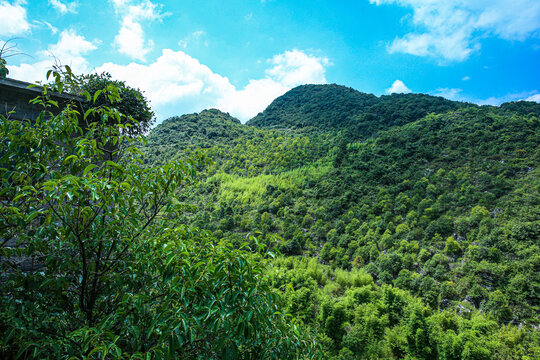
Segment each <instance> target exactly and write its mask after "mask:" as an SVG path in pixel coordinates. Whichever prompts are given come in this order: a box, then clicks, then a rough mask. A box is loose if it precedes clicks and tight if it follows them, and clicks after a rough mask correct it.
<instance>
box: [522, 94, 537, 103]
mask: <svg viewBox="0 0 540 360" xmlns="http://www.w3.org/2000/svg"><path fill="white" fill-rule="evenodd" d="M525 101H534V102H537V103H540V94H534V95H531V96H529V97H528V98H526V99H525Z"/></svg>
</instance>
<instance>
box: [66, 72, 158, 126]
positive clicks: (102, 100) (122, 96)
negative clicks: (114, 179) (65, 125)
mask: <svg viewBox="0 0 540 360" xmlns="http://www.w3.org/2000/svg"><path fill="white" fill-rule="evenodd" d="M104 89H106V90H107V91H109V92H114V93H115V94H114V95H115V98H116V99H118V100H114V101H115V103H113V99H111V98H109V97H107V96H99V94H100V92H101V91H103V90H104ZM73 90H74V91H75V92H78V93H81V94H85V93H88V94H89V95H90V99H91V100H92V101H86V102H83V103H82V108H83V110H84V111H85V112H86V111H90V110H91V109H94V108H96V107H108V108H109V109H115V110H116V111H118V112H119V113H120V114H123V115H124V116H123V117H121V118H120V121H121V122H122V125H124V126H122V131H123V133H124V134H126V135H130V136H137V135H140V134H146V133H148V131H150V129H151V127H152V125H153V123H154V120H155V118H154V112H153V111H152V109H151V108H150V105H149V103H148V101H147V100H146V98H145V97H144V96H143V94H142V93H141V91H140V90H138V89H133V88H131V87H129V86H127V85H126V84H125V83H124V82H123V81H118V80H112V79H111V75H110V74H109V73H102V74H90V75H85V76H82V77H81V78H80V81H79V83H78V84H77V86H76V88H75V89H73ZM85 120H86V122H88V123H93V122H97V121H99V120H100V119H99V118H95V117H93V116H87V117H86V118H85ZM109 121H111V123H110V125H115V122H116V121H118V120H117V118H116V117H112V118H111V119H110V120H109ZM126 125H127V126H126Z"/></svg>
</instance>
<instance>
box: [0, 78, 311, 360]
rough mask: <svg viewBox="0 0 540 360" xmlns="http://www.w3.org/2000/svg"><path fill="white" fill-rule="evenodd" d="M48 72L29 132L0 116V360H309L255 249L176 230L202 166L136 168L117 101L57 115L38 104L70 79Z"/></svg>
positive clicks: (109, 94)
mask: <svg viewBox="0 0 540 360" xmlns="http://www.w3.org/2000/svg"><path fill="white" fill-rule="evenodd" d="M50 75H52V77H53V78H54V79H55V82H54V83H53V84H52V85H47V86H45V90H44V96H43V97H40V98H37V99H36V100H35V102H36V103H38V104H41V105H42V106H43V108H44V110H43V112H42V113H41V115H40V116H39V117H38V118H37V119H36V121H35V122H33V123H31V122H30V121H18V120H12V119H10V118H5V117H3V116H1V117H0V134H1V137H2V139H4V140H3V141H2V142H1V143H0V177H1V179H2V183H1V188H0V201H1V203H2V207H1V213H0V219H1V220H0V239H2V242H1V247H0V251H1V254H0V256H1V262H0V266H1V267H2V276H1V278H0V294H1V297H0V328H1V329H2V331H1V334H2V336H1V337H0V357H2V358H36V359H43V358H54V359H72V358H77V359H79V358H81V359H83V358H84V359H97V358H99V359H105V358H107V359H109V358H117V359H124V358H133V359H143V358H144V359H173V358H190V359H286V358H300V357H306V358H308V357H315V356H317V346H315V344H314V343H313V340H312V339H311V336H310V331H309V330H308V329H306V328H304V326H303V325H302V323H301V322H300V321H297V320H295V319H294V318H292V317H291V316H290V315H288V314H287V313H285V312H283V311H282V310H281V309H280V307H279V306H278V305H279V303H280V298H279V296H278V293H277V292H276V291H274V290H272V289H271V288H270V281H269V278H268V275H267V274H266V273H265V269H264V268H263V259H264V258H265V257H266V256H267V253H266V252H265V251H263V248H264V247H263V246H262V245H261V246H256V243H257V241H256V239H255V238H253V237H250V238H249V239H248V240H249V242H248V243H246V244H244V245H243V246H240V247H236V248H233V247H232V246H231V244H230V243H229V242H228V241H227V240H226V239H219V238H216V237H215V236H213V235H212V234H211V233H209V232H207V231H204V230H200V229H197V228H195V227H192V226H187V225H185V224H183V223H182V222H181V221H180V218H181V215H182V213H183V212H184V211H185V210H186V205H183V204H182V202H181V201H180V200H179V199H178V196H181V194H182V193H183V192H185V191H187V190H188V189H189V188H191V187H193V185H194V184H195V183H196V176H197V170H196V168H197V167H202V166H204V165H205V164H206V163H207V162H208V161H207V159H206V158H205V157H204V156H201V155H194V156H191V157H189V158H186V159H185V160H184V161H174V162H169V163H167V164H166V165H164V166H159V167H145V166H143V161H142V156H141V152H140V150H139V149H138V148H137V144H139V143H140V142H141V141H143V140H144V139H143V137H142V136H140V135H138V136H135V137H134V134H133V133H132V132H128V131H126V129H127V128H128V127H130V125H131V124H130V121H129V119H126V115H125V114H122V113H121V112H120V111H119V109H118V108H115V107H114V106H116V104H125V103H122V99H121V98H120V97H119V94H121V91H118V89H117V88H116V87H111V86H109V84H107V86H105V87H104V88H103V89H101V90H98V91H96V92H94V93H93V96H90V93H88V92H86V93H85V95H86V96H87V99H88V101H89V102H90V103H92V104H93V105H92V106H91V107H89V108H88V110H86V112H85V113H84V115H83V114H79V113H78V111H77V110H76V109H77V107H76V106H71V105H68V106H67V107H66V108H65V109H63V111H62V112H61V113H60V114H59V115H56V116H54V115H53V114H52V113H51V112H49V110H51V108H52V107H55V106H57V104H56V103H55V102H54V101H52V100H49V99H48V98H47V96H46V94H47V93H51V92H53V91H61V90H62V89H65V88H69V86H74V85H71V84H72V83H73V84H75V85H76V84H77V83H78V82H79V81H80V79H77V78H75V77H73V75H72V74H71V72H70V70H69V68H66V72H65V75H66V76H67V78H66V79H65V80H64V79H62V74H60V73H56V72H54V71H53V72H51V73H50ZM65 82H67V83H68V84H69V86H66V85H64V84H65ZM101 98H106V100H103V99H101ZM104 103H105V104H107V105H103V104H104ZM81 117H83V118H82V120H83V123H87V124H88V125H87V126H86V127H85V128H84V130H83V129H82V128H81V127H79V124H80V120H81ZM110 119H114V121H110ZM93 120H96V121H93ZM141 130H142V129H141ZM111 159H114V161H112V160H111ZM248 250H249V251H248Z"/></svg>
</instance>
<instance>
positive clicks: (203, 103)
mask: <svg viewBox="0 0 540 360" xmlns="http://www.w3.org/2000/svg"><path fill="white" fill-rule="evenodd" d="M268 64H269V68H268V69H267V70H266V72H265V76H264V77H263V78H261V79H254V80H250V81H249V82H248V84H247V85H246V86H245V87H244V88H241V89H237V88H236V87H235V86H234V85H232V84H231V82H230V81H229V79H228V78H226V77H224V76H222V75H219V74H217V73H214V72H213V71H212V70H211V69H210V68H209V67H208V66H206V65H204V64H201V63H200V62H199V61H198V60H197V59H194V58H192V57H191V56H189V55H188V54H186V53H185V52H183V51H173V50H170V49H164V50H163V52H162V54H161V56H160V57H158V58H157V59H156V61H155V62H153V63H151V64H148V65H143V64H137V63H131V64H128V65H118V64H113V63H105V64H103V66H101V67H99V68H97V69H96V71H97V72H102V71H107V72H109V73H111V74H112V76H113V77H114V78H117V79H120V80H124V81H126V83H127V84H129V85H130V86H133V87H137V88H140V89H142V90H144V91H145V95H146V96H147V97H148V99H149V100H150V101H151V103H152V106H154V107H155V109H156V112H157V113H158V115H160V116H162V117H165V116H172V115H180V114H184V113H187V112H193V111H200V110H203V109H205V108H210V107H215V108H218V109H220V110H222V111H225V112H229V113H231V114H232V115H234V116H236V117H238V118H240V119H241V120H243V121H245V120H248V119H249V118H251V117H253V116H255V115H256V114H257V113H258V112H260V111H262V110H264V109H265V108H266V106H268V105H269V104H270V103H271V102H272V100H274V99H275V98H276V97H278V96H280V95H282V94H284V93H285V92H286V91H288V90H290V89H291V88H292V87H294V86H297V85H301V84H306V83H326V78H325V71H326V66H327V65H328V59H326V58H321V57H316V56H311V55H308V54H305V53H304V52H302V51H300V50H291V51H287V52H285V53H283V54H279V55H276V56H274V57H273V58H272V59H270V60H268Z"/></svg>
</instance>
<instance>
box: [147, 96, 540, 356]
mask: <svg viewBox="0 0 540 360" xmlns="http://www.w3.org/2000/svg"><path fill="white" fill-rule="evenodd" d="M537 111H538V107H537V106H536V105H535V104H534V103H528V102H518V103H507V104H503V105H502V106H500V107H494V106H476V105H470V104H465V103H459V102H453V101H449V100H445V99H442V98H438V97H433V96H429V95H422V94H404V95H402V94H400V95H389V96H381V97H375V96H373V95H367V94H363V93H360V92H358V91H356V90H353V89H350V88H346V87H343V86H338V85H306V86H301V87H298V88H295V89H293V90H291V91H290V92H288V93H286V94H285V95H283V96H282V97H280V98H278V99H276V100H275V101H274V103H272V104H271V105H270V106H269V107H268V108H267V109H266V110H265V111H264V112H263V113H261V114H259V115H257V116H256V117H255V118H254V119H252V120H250V121H249V122H248V123H247V124H246V125H242V124H240V123H239V122H238V121H237V120H236V119H234V118H231V117H230V116H229V115H227V114H223V113H221V112H219V111H217V110H210V111H204V112H202V113H200V114H191V115H185V116H182V117H177V118H172V119H169V120H167V121H165V122H164V123H163V124H162V125H160V126H158V127H156V129H155V130H154V131H153V132H152V133H151V134H150V136H149V142H148V146H147V148H146V152H147V153H148V156H149V157H150V158H152V159H153V161H168V160H170V159H172V158H175V157H182V156H186V155H189V153H191V152H193V151H195V149H196V148H204V149H205V151H206V153H207V154H208V156H209V157H210V158H211V159H212V160H214V164H213V165H211V166H209V167H208V168H207V169H206V170H204V171H203V172H202V178H201V182H200V185H199V187H198V189H196V190H192V191H186V192H184V193H182V194H180V195H179V199H180V200H181V201H182V202H185V203H189V204H194V205H196V208H197V210H196V211H192V212H186V213H184V214H183V215H181V216H180V218H179V221H180V222H183V223H188V224H191V225H195V226H197V227H200V228H203V229H206V230H209V231H212V232H213V233H214V235H215V236H216V237H218V238H224V239H227V240H229V241H230V242H231V243H232V244H234V245H235V246H237V247H242V246H246V241H249V239H250V236H251V235H254V236H256V238H257V243H258V244H259V246H265V247H266V248H267V249H272V250H273V251H276V250H279V251H280V252H281V256H278V257H277V258H276V259H275V260H272V261H269V262H268V268H269V270H268V273H269V276H270V278H271V281H272V286H274V288H275V289H276V291H277V292H279V293H281V294H282V295H283V296H284V298H285V300H284V302H285V303H284V305H285V306H286V308H287V310H288V311H290V312H291V313H293V314H294V315H295V316H297V317H298V318H300V319H302V320H303V321H304V322H306V323H307V324H309V325H310V326H312V327H313V328H315V329H317V332H318V333H319V337H318V339H317V341H318V342H319V343H320V344H321V346H322V347H323V349H324V351H325V353H326V355H327V358H335V359H342V358H343V359H345V358H347V359H364V358H396V359H397V358H417V359H460V358H470V359H487V358H501V359H503V358H534V357H535V356H537V355H538V354H539V353H540V348H539V347H538V343H539V340H540V339H539V335H538V331H537V330H535V329H534V327H533V326H536V325H535V324H538V318H539V314H540V308H539V306H538V298H539V292H538V291H539V290H538V289H540V276H539V274H538V271H536V268H537V267H538V255H537V254H538V253H540V244H539V243H538V239H539V238H540V220H539V219H540V212H539V210H538V209H540V200H539V199H540V193H539V191H540V178H539V175H540V172H539V171H540V169H539V168H538V164H540V146H539V145H540V140H539V138H538V129H539V125H540V121H539V118H538V113H537ZM209 134H212V135H211V136H210V135H209ZM164 149H167V154H166V155H164V154H163V151H164ZM159 152H161V153H159ZM248 245H249V243H248ZM249 246H251V245H249ZM517 324H520V325H519V326H520V327H518V326H517ZM346 355H347V356H346Z"/></svg>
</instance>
